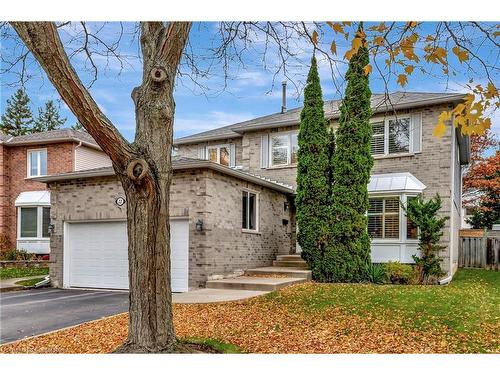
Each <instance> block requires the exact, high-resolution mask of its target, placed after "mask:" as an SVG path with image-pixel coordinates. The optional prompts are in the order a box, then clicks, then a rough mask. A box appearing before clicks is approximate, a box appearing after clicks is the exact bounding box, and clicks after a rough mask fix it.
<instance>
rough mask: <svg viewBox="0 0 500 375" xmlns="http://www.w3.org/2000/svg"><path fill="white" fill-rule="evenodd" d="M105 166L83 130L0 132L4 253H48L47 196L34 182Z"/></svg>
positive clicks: (0, 225) (0, 220) (104, 158)
mask: <svg viewBox="0 0 500 375" xmlns="http://www.w3.org/2000/svg"><path fill="white" fill-rule="evenodd" d="M109 165H111V161H110V159H109V158H108V157H107V156H106V154H104V153H103V152H102V151H101V149H100V148H99V146H98V145H97V143H96V142H95V141H94V139H93V138H92V137H91V136H90V135H89V134H87V133H86V132H82V131H77V130H73V129H60V130H53V131H48V132H42V133H34V134H29V135H23V136H17V137H12V136H8V135H4V134H0V234H1V237H2V243H3V246H4V247H5V248H6V249H14V248H17V249H24V250H27V251H29V252H32V253H36V254H48V253H49V251H50V246H49V241H50V233H49V224H50V192H49V191H48V190H47V187H46V185H45V184H44V183H41V182H38V181H35V180H34V178H37V177H41V176H45V175H49V174H55V173H63V172H73V171H78V170H83V169H89V168H96V167H101V166H109Z"/></svg>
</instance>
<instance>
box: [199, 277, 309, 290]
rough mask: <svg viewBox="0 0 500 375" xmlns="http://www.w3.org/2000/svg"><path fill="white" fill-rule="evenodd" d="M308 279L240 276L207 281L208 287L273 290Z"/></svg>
mask: <svg viewBox="0 0 500 375" xmlns="http://www.w3.org/2000/svg"><path fill="white" fill-rule="evenodd" d="M306 280H307V279H305V278H303V277H252V276H240V277H235V278H233V279H221V280H211V281H207V283H206V286H207V288H214V289H236V290H254V291H255V290H260V291H268V292H272V291H275V290H279V289H281V288H284V287H286V286H289V285H293V284H297V283H302V282H304V281H306Z"/></svg>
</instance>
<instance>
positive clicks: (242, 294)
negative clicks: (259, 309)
mask: <svg viewBox="0 0 500 375" xmlns="http://www.w3.org/2000/svg"><path fill="white" fill-rule="evenodd" d="M267 293H269V292H266V291H260V290H235V289H211V288H206V289H196V290H190V291H189V292H185V293H173V294H172V301H173V303H214V302H229V301H238V300H242V299H247V298H252V297H257V296H261V295H263V294H267Z"/></svg>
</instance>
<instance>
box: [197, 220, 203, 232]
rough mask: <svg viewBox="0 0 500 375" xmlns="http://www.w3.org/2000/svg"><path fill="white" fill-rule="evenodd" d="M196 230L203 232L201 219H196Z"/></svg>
mask: <svg viewBox="0 0 500 375" xmlns="http://www.w3.org/2000/svg"><path fill="white" fill-rule="evenodd" d="M196 230H197V231H198V232H203V220H202V219H198V221H197V222H196Z"/></svg>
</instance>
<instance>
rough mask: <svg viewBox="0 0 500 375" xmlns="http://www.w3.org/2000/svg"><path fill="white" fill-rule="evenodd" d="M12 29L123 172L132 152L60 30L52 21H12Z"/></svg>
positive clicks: (114, 163) (65, 100)
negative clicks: (81, 75) (70, 53)
mask: <svg viewBox="0 0 500 375" xmlns="http://www.w3.org/2000/svg"><path fill="white" fill-rule="evenodd" d="M11 25H12V27H13V28H14V29H15V30H16V32H17V34H18V35H19V37H20V38H21V39H22V40H23V42H24V43H25V45H26V46H27V47H28V49H29V50H30V51H31V52H32V53H33V55H34V56H35V58H36V59H37V60H38V62H39V63H40V65H41V66H42V68H43V69H44V70H45V72H46V73H47V76H48V78H49V79H50V81H51V82H52V84H53V85H54V87H55V88H56V89H57V91H58V92H59V95H61V98H62V99H63V100H64V102H65V103H66V104H67V105H68V107H69V108H70V109H71V111H72V112H73V113H74V114H75V116H76V117H77V119H78V121H79V122H80V123H81V124H82V125H83V127H84V128H85V129H86V130H87V131H88V132H89V134H90V135H91V136H92V137H94V139H95V140H96V142H97V143H98V144H99V146H100V147H101V148H102V150H103V151H104V152H105V153H106V154H107V155H108V156H109V157H110V158H111V160H112V162H113V165H114V167H115V169H117V172H120V173H123V172H124V171H125V169H126V166H127V164H128V162H129V160H130V159H131V157H132V154H133V150H132V147H131V145H130V144H129V143H128V142H127V141H126V140H125V139H124V138H123V137H122V135H121V134H120V132H119V131H118V130H117V129H116V128H115V127H114V126H113V124H112V123H111V121H110V120H109V119H108V118H107V117H106V116H105V115H104V114H103V113H102V111H101V110H100V109H99V106H98V105H97V103H96V102H95V101H94V100H93V99H92V97H91V96H90V94H89V92H88V91H87V89H86V88H85V86H84V85H83V84H82V82H81V81H80V78H79V77H78V75H77V74H76V72H75V70H74V69H73V67H72V65H71V63H70V62H69V59H68V56H67V54H66V52H65V50H64V47H63V45H62V42H61V39H60V38H59V34H58V32H57V27H56V25H55V24H54V23H52V22H12V23H11Z"/></svg>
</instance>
